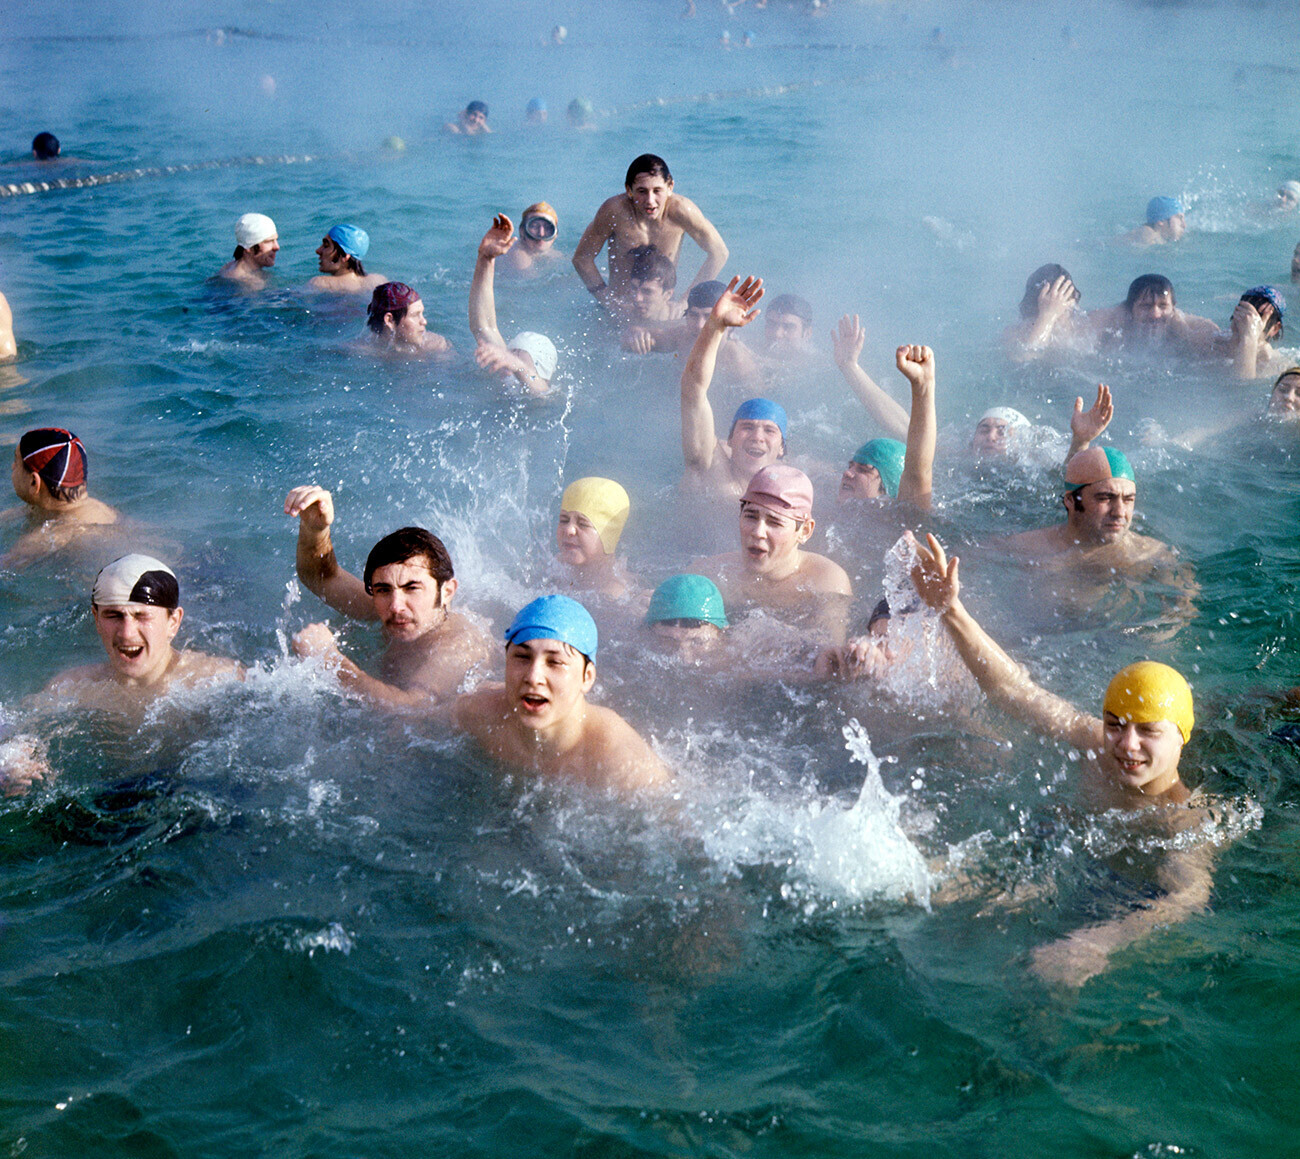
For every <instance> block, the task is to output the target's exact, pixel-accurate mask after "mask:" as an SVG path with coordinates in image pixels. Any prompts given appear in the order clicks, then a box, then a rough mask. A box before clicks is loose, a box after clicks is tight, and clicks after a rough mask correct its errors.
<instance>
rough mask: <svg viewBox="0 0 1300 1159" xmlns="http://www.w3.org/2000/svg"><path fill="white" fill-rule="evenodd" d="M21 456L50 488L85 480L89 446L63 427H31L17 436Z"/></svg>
mask: <svg viewBox="0 0 1300 1159" xmlns="http://www.w3.org/2000/svg"><path fill="white" fill-rule="evenodd" d="M18 457H19V458H20V459H21V460H22V463H23V466H24V467H26V468H27V469H28V470H29V471H35V472H36V473H37V474H38V475H39V476H40V477H41V479H42V480H44V482H45V485H46V486H47V487H49V488H50V489H51V490H53V489H54V488H55V487H81V486H83V485H84V484H85V482H86V448H85V447H83V446H82V445H81V440H80V439H79V438H77V436H76V435H74V434H73V433H72V432H71V431H65V430H64V429H63V428H62V427H40V428H38V429H37V430H34V431H28V432H27V433H26V434H25V435H23V437H22V438H21V439H19V440H18Z"/></svg>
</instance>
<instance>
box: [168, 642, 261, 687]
mask: <svg viewBox="0 0 1300 1159" xmlns="http://www.w3.org/2000/svg"><path fill="white" fill-rule="evenodd" d="M172 678H173V679H174V680H180V681H182V682H184V683H185V684H198V683H199V682H200V681H204V680H242V679H243V678H244V666H243V665H242V664H240V663H239V661H238V660H231V659H230V658H229V657H228V656H211V655H209V654H208V653H207V652H191V651H188V650H186V651H184V652H181V653H180V654H179V655H178V657H177V660H176V668H175V670H174V671H173V673H172Z"/></svg>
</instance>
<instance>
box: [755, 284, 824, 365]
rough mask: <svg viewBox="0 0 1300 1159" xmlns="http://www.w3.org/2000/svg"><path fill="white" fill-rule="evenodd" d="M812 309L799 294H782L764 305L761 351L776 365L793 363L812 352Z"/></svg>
mask: <svg viewBox="0 0 1300 1159" xmlns="http://www.w3.org/2000/svg"><path fill="white" fill-rule="evenodd" d="M812 332H813V317H812V306H811V305H810V304H809V303H808V301H807V300H806V299H804V298H801V297H799V295H798V294H781V295H779V296H777V297H776V298H773V299H772V301H770V302H769V303H768V304H767V317H766V318H764V319H763V351H764V353H765V354H766V355H767V356H768V357H769V358H771V359H774V360H775V361H777V362H793V361H797V360H798V359H800V358H804V357H806V356H807V355H808V354H809V353H810V352H811V351H812Z"/></svg>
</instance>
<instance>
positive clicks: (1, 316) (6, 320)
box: [0, 294, 18, 362]
mask: <svg viewBox="0 0 1300 1159" xmlns="http://www.w3.org/2000/svg"><path fill="white" fill-rule="evenodd" d="M17 357H18V343H17V341H16V340H15V339H14V312H13V311H12V310H11V309H10V308H9V299H8V298H6V297H5V296H4V295H3V294H0V362H12V361H13V360H14V359H15V358H17Z"/></svg>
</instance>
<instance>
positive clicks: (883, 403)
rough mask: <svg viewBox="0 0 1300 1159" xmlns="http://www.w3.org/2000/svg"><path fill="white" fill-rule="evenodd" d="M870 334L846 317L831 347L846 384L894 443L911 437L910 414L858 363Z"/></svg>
mask: <svg viewBox="0 0 1300 1159" xmlns="http://www.w3.org/2000/svg"><path fill="white" fill-rule="evenodd" d="M866 337H867V332H866V331H865V330H864V329H863V328H862V324H861V323H860V322H859V321H858V316H857V315H856V314H854V315H853V316H852V317H851V318H850V317H849V315H848V314H845V315H844V317H843V318H841V319H840V324H839V326H838V327H837V328H836V329H834V330H832V331H831V345H832V347H833V349H834V351H835V365H836V366H838V367H839V368H840V373H841V374H842V375H844V380H845V382H847V383H848V384H849V386H850V387H852V389H853V393H854V394H856V395H857V396H858V401H859V402H860V403H862V405H863V406H864V407H866V408H867V414H869V415H870V416H871V418H872V421H873V422H875V423H876V425H877V426H878V427H880V429H881V430H882V431H884V433H885V434H886V435H888V436H889V437H890V438H891V439H905V438H906V437H907V425H908V418H907V412H906V411H905V410H904V409H903V408H902V407H901V406H899V405H898V403H897V402H895V401H894V400H893V399H892V398H890V397H889V395H888V394H886V393H885V392H884V390H882V389H881V388H880V387H879V386H877V385H876V382H875V380H874V379H873V378H872V377H871V375H869V374H868V373H867V372H866V371H865V370H863V369H862V366H861V364H860V363H859V362H858V359H859V358H860V357H861V356H862V347H863V345H864V343H865V342H866Z"/></svg>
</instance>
